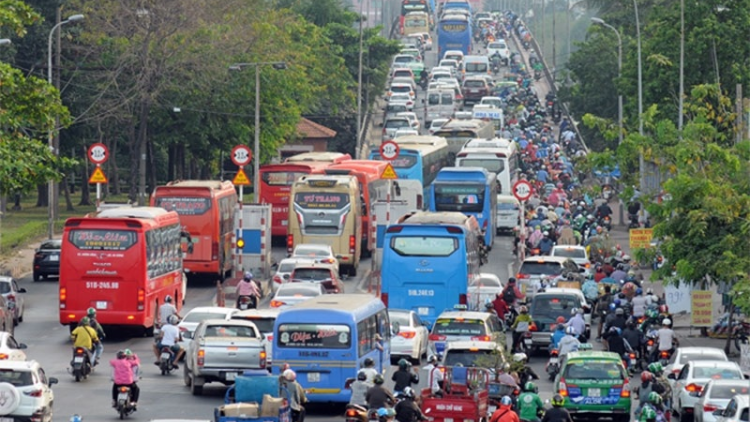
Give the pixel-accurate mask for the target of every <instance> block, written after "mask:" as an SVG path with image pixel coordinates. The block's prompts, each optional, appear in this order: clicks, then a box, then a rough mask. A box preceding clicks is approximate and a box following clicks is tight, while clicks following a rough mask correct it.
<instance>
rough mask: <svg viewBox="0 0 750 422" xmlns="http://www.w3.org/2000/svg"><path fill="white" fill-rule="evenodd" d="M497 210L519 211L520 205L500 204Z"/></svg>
mask: <svg viewBox="0 0 750 422" xmlns="http://www.w3.org/2000/svg"><path fill="white" fill-rule="evenodd" d="M497 209H498V211H518V204H513V203H510V202H498V203H497Z"/></svg>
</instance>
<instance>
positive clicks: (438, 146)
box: [369, 135, 450, 201]
mask: <svg viewBox="0 0 750 422" xmlns="http://www.w3.org/2000/svg"><path fill="white" fill-rule="evenodd" d="M393 141H394V142H396V143H397V144H398V146H399V151H400V152H399V155H398V158H396V159H395V160H393V161H391V165H392V166H393V170H395V171H396V176H398V178H399V180H404V179H406V180H418V181H419V182H420V183H422V189H423V193H424V198H425V201H428V200H429V188H430V184H431V183H432V181H433V180H435V176H436V175H437V173H438V172H439V171H440V169H442V168H443V167H446V166H448V165H450V160H449V154H450V151H449V149H448V141H446V140H445V138H440V137H437V136H422V135H410V136H402V137H399V138H396V139H394V140H393ZM369 159H370V160H382V158H380V152H379V150H378V149H376V148H373V149H372V150H371V151H370V156H369Z"/></svg>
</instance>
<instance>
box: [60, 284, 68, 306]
mask: <svg viewBox="0 0 750 422" xmlns="http://www.w3.org/2000/svg"><path fill="white" fill-rule="evenodd" d="M67 300H68V289H67V288H66V287H60V309H65V308H66V307H67V304H66V303H65V302H67Z"/></svg>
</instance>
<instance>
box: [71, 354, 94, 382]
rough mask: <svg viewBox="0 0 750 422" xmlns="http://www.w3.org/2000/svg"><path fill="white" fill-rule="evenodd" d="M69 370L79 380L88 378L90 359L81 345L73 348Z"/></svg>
mask: <svg viewBox="0 0 750 422" xmlns="http://www.w3.org/2000/svg"><path fill="white" fill-rule="evenodd" d="M70 372H71V373H72V374H73V376H74V377H75V379H76V382H80V381H81V379H86V378H88V376H89V374H90V373H91V359H90V358H89V353H88V352H87V351H86V349H84V348H83V347H75V348H73V360H71V361H70Z"/></svg>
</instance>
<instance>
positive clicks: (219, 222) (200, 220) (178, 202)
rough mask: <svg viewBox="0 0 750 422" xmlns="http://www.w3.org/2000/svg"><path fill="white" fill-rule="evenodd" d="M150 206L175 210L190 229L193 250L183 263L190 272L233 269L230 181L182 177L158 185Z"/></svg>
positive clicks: (223, 273) (233, 204) (221, 273)
mask: <svg viewBox="0 0 750 422" xmlns="http://www.w3.org/2000/svg"><path fill="white" fill-rule="evenodd" d="M151 206H152V207H161V208H164V209H166V210H167V211H175V212H176V213H177V214H179V215H180V223H181V224H182V230H183V231H186V232H188V233H190V237H191V238H192V240H193V252H192V253H188V254H187V255H186V256H185V261H184V262H183V265H184V266H185V269H186V270H187V272H188V273H189V274H205V275H213V276H218V277H219V279H221V280H224V277H225V276H226V275H227V274H228V273H229V272H230V271H231V270H232V235H233V233H232V230H233V229H234V216H235V213H236V212H237V192H236V191H235V190H234V185H233V184H232V182H229V181H223V182H221V181H213V180H184V181H177V182H169V183H168V184H167V185H166V186H157V187H156V189H154V194H153V195H151Z"/></svg>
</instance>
